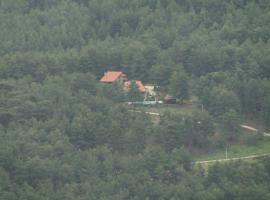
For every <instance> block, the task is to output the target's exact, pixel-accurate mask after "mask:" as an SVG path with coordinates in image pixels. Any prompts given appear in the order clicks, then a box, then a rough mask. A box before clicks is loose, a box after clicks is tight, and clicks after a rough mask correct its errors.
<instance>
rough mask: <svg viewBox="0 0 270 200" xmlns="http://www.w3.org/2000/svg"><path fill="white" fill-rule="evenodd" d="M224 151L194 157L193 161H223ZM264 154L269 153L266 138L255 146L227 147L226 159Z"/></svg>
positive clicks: (238, 145) (269, 145)
mask: <svg viewBox="0 0 270 200" xmlns="http://www.w3.org/2000/svg"><path fill="white" fill-rule="evenodd" d="M225 151H226V149H225V148H224V149H223V150H218V151H216V152H214V153H208V154H200V155H194V156H193V159H194V160H196V161H202V160H215V159H223V158H225V157H226V156H225ZM266 153H270V139H268V138H265V139H264V140H263V141H259V142H258V144H256V145H243V144H234V145H231V146H229V147H228V158H236V157H246V156H251V155H259V154H266Z"/></svg>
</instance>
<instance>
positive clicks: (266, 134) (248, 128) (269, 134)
mask: <svg viewBox="0 0 270 200" xmlns="http://www.w3.org/2000/svg"><path fill="white" fill-rule="evenodd" d="M241 127H242V128H244V129H247V130H250V131H254V132H257V131H258V129H256V128H254V127H252V126H248V125H245V124H242V125H241ZM263 135H264V136H266V137H270V133H266V132H264V133H263Z"/></svg>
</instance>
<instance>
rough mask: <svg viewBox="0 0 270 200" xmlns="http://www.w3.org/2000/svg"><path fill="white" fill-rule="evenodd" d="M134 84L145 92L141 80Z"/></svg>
mask: <svg viewBox="0 0 270 200" xmlns="http://www.w3.org/2000/svg"><path fill="white" fill-rule="evenodd" d="M136 85H137V86H138V89H139V90H140V92H146V89H145V87H144V85H143V83H142V82H141V81H136Z"/></svg>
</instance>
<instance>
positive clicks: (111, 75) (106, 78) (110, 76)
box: [100, 71, 123, 83]
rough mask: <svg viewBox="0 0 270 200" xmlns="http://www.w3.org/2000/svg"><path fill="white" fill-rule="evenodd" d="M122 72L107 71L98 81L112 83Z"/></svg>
mask: <svg viewBox="0 0 270 200" xmlns="http://www.w3.org/2000/svg"><path fill="white" fill-rule="evenodd" d="M122 74H123V72H119V71H108V72H106V73H105V74H104V76H103V77H102V78H101V79H100V82H103V83H112V82H114V81H116V80H117V79H118V78H119V77H120V76H121V75H122Z"/></svg>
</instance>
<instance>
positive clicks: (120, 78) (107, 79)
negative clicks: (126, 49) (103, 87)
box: [100, 71, 147, 93]
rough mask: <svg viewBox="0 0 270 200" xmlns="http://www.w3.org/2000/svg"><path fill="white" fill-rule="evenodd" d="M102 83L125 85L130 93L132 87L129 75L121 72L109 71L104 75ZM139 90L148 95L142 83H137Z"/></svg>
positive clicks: (125, 88)
mask: <svg viewBox="0 0 270 200" xmlns="http://www.w3.org/2000/svg"><path fill="white" fill-rule="evenodd" d="M100 82H101V83H116V82H118V83H120V84H122V85H123V88H124V90H125V91H128V90H129V89H130V86H131V81H129V80H128V78H127V75H126V74H124V73H123V72H121V71H107V72H105V73H104V75H103V77H102V78H101V79H100ZM135 83H136V85H137V87H138V90H139V91H140V92H141V93H146V92H147V91H146V89H145V86H144V85H143V83H142V82H141V81H138V80H137V81H135Z"/></svg>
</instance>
